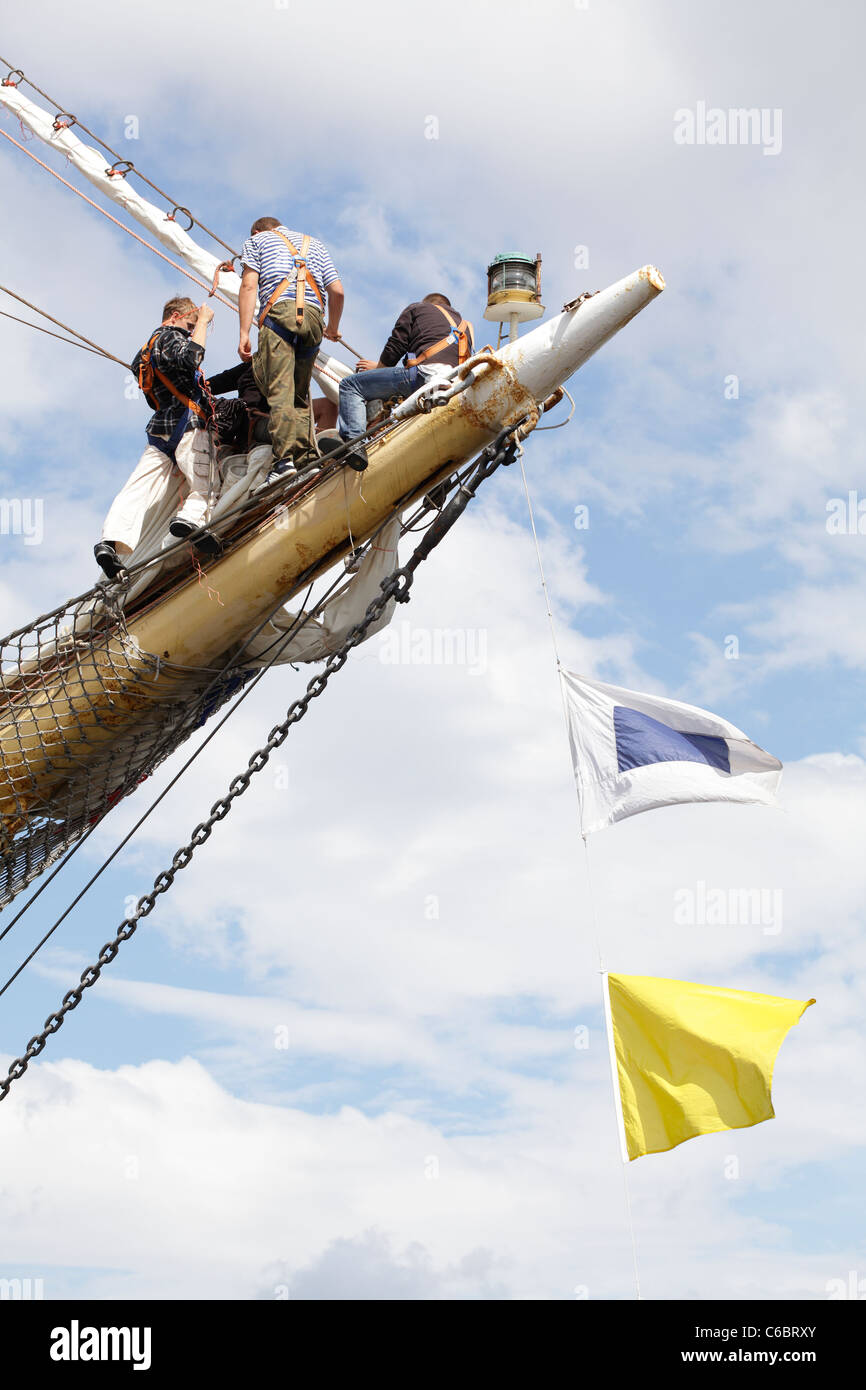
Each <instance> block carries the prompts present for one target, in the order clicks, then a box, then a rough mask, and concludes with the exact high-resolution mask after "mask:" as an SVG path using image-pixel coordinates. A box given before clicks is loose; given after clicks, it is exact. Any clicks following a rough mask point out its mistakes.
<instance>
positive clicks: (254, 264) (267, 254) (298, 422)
mask: <svg viewBox="0 0 866 1390" xmlns="http://www.w3.org/2000/svg"><path fill="white" fill-rule="evenodd" d="M241 262H242V264H243V276H242V278H241V290H240V297H239V300H238V310H239V313H240V324H241V332H240V343H239V345H238V352H239V355H240V357H241V358H242V359H243V361H245V362H249V361H252V364H253V373H254V375H255V379H256V384H257V386H258V388H259V390H260V391H261V392H262V395H263V396H266V397H267V401H268V406H269V408H270V431H271V443H272V445H273V450H274V467H273V469H272V471H271V474H270V476H269V478H268V481H269V482H271V481H273V480H274V479H276V478H277V477H279V476H281V475H285V474H287V473H299V472H308V471H309V470H310V469H315V468H316V467H317V466H318V458H319V450H318V447H317V445H316V437H315V432H314V430H313V416H312V410H311V408H310V381H311V378H312V374H313V364H314V362H315V359H316V353H317V351H318V348H319V344H320V343H321V341H322V338H323V337H325V338H330V339H331V340H332V341H335V342H336V341H337V340H338V339H339V336H340V333H339V326H340V315H341V314H342V312H343V299H344V295H343V286H342V284H341V282H340V277H339V275H338V274H337V270H336V267H335V265H334V262H333V261H332V260H331V257H330V254H329V252H328V250H327V248H326V247H325V246H323V245H322V243H321V242H320V241H316V240H314V239H313V238H312V237H306V236H303V235H302V234H301V233H300V232H294V231H292V230H291V229H290V228H288V227H286V226H284V225H283V224H282V223H281V222H279V221H278V220H277V218H276V217H260V218H259V219H258V220H257V221H256V222H254V223H253V225H252V227H251V228H250V235H249V237H248V239H247V240H246V241H245V242H244V245H243V250H242V251H241ZM299 281H300V285H299ZM256 296H258V300H259V343H258V348H257V349H256V352H255V354H253V349H252V343H251V342H250V330H251V328H252V322H253V313H254V310H255V303H256ZM326 299H327V306H328V319H327V323H326V322H325V317H324V310H325V302H326Z"/></svg>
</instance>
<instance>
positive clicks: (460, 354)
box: [406, 304, 473, 367]
mask: <svg viewBox="0 0 866 1390" xmlns="http://www.w3.org/2000/svg"><path fill="white" fill-rule="evenodd" d="M433 308H434V309H438V310H439V312H440V314H444V315H445V317H446V319H447V320H448V322H449V323H450V325H451V330H452V331H451V332H450V333H449V334H448V337H447V338H440V339H439V342H438V343H433V345H432V346H431V347H428V348H425V349H424V351H423V352H419V353H418V356H417V357H407V358H406V366H407V367H417V366H419V364H420V363H421V362H426V360H427V358H428V357H435V355H436V353H437V352H442V350H443V348H447V346H448V344H449V343H451V342H453V340H454V334H455V333H456V335H457V361H458V363H460V362H465V361H466V359H467V357H468V356H469V354H470V352H471V351H472V336H473V335H472V324H471V323H467V321H466V319H461V320H460V322H459V323H457V322H456V321H455V320H454V319H453V318H452V317H451V315H450V314H449V312H448V310H447V309H445V308H443V306H442V305H441V304H434V305H433Z"/></svg>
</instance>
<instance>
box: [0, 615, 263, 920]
mask: <svg viewBox="0 0 866 1390" xmlns="http://www.w3.org/2000/svg"><path fill="white" fill-rule="evenodd" d="M95 592H96V591H94V592H91V593H89V594H85V595H83V596H82V597H80V598H78V599H74V600H72V601H70V603H68V604H67V605H65V606H64V607H63V608H59V609H56V610H55V611H54V612H53V613H50V614H47V615H45V616H44V617H42V618H39V619H37V620H36V622H34V623H33V624H32V625H31V626H29V627H28V628H26V629H22V630H20V631H18V632H16V633H13V634H12V635H11V636H10V637H7V638H6V639H5V640H4V641H3V642H2V644H0V907H2V906H5V905H6V904H7V903H8V902H10V901H11V900H12V898H13V897H14V896H15V895H16V893H19V892H20V891H21V889H22V888H25V887H26V886H27V884H29V883H30V882H32V880H33V879H34V878H36V877H37V875H39V874H40V873H41V872H42V871H43V870H44V869H45V868H47V867H48V865H50V864H51V863H52V862H54V860H56V859H57V858H58V857H59V856H60V855H62V854H63V853H65V851H66V850H67V849H68V848H69V847H70V846H71V845H72V844H73V843H74V842H75V841H76V840H77V839H79V838H80V836H81V835H83V834H84V833H85V832H86V831H87V830H89V829H90V828H91V827H92V826H93V825H94V824H95V822H96V821H98V820H100V819H101V818H102V817H103V816H104V815H105V814H106V813H107V812H108V811H110V810H111V809H112V807H113V806H115V805H116V804H117V802H118V801H120V800H121V799H122V798H123V797H124V796H126V795H128V793H129V792H131V791H132V790H133V789H134V788H135V787H136V786H137V785H138V784H139V783H140V782H141V781H142V780H143V779H144V778H146V777H148V776H149V775H150V773H151V772H153V770H154V769H155V768H156V767H157V766H158V765H159V764H160V763H161V762H162V761H163V760H164V759H165V758H167V757H168V756H169V755H170V754H171V753H172V752H174V750H175V749H176V748H178V747H179V746H180V744H181V743H183V742H184V740H185V739H186V738H187V737H188V736H189V735H190V734H191V733H193V732H194V730H195V729H197V728H199V727H200V726H201V725H202V724H203V723H204V721H205V720H206V719H208V718H209V717H210V715H211V714H213V713H214V712H215V711H216V710H217V709H219V708H220V707H221V706H222V705H223V704H224V703H225V701H226V700H228V699H229V698H230V697H231V696H232V695H233V694H234V693H235V691H237V690H238V689H239V688H240V687H241V686H242V685H243V683H244V681H245V680H246V679H247V678H248V677H249V676H251V675H253V674H254V670H253V669H250V670H248V671H244V670H238V669H237V667H236V666H235V665H234V664H231V663H227V664H226V665H225V666H224V667H223V668H222V669H219V668H191V667H182V666H177V665H174V664H173V663H171V662H168V661H165V660H164V659H162V658H160V657H157V656H154V655H153V654H151V653H148V652H144V651H142V650H141V649H140V647H139V645H138V643H137V642H136V641H135V639H134V638H133V637H131V636H130V634H129V632H128V630H127V626H126V622H125V620H124V616H123V612H122V609H121V607H120V605H119V602H118V601H117V600H115V599H114V598H113V597H112V593H111V591H110V590H108V591H106V590H105V589H104V588H101V589H100V590H99V591H98V594H99V597H98V599H97V601H96V602H95V603H94V595H95Z"/></svg>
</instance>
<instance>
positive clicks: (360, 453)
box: [343, 440, 368, 473]
mask: <svg viewBox="0 0 866 1390" xmlns="http://www.w3.org/2000/svg"><path fill="white" fill-rule="evenodd" d="M343 462H344V463H346V464H348V466H349V467H350V468H354V470H355V472H356V473H363V471H364V469H365V468H366V467H367V462H368V460H367V449H366V446H365V445H364V444H362V443H361V441H360V440H359V441H358V442H357V443H355V444H353V445H352V447H351V449H350V450H349V452H348V453H347V454H346V455H344V458H343Z"/></svg>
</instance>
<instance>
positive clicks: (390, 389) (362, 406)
mask: <svg viewBox="0 0 866 1390" xmlns="http://www.w3.org/2000/svg"><path fill="white" fill-rule="evenodd" d="M472 336H473V335H472V325H471V323H467V322H466V320H465V319H464V318H463V316H462V314H460V313H459V312H458V310H457V309H453V308H452V307H451V301H450V299H448V298H447V297H446V296H445V295H444V294H428V295H426V296H425V298H424V299H421V300H418V301H417V302H416V303H414V304H409V305H407V306H406V308H405V309H404V310H403V312H402V314H401V315H400V317H399V318H398V320H397V322H396V323H395V324H394V327H393V329H392V331H391V336H390V338H389V339H388V341H387V343H386V344H385V346H384V348H383V349H382V354H381V356H380V358H379V361H378V362H370V361H368V360H366V359H365V358H362V359H361V361H360V362H359V363H358V370H357V371H356V372H354V373H353V374H352V376H347V377H344V378H343V380H342V381H341V382H340V413H339V415H338V417H337V429H338V430H339V432H340V438H341V439H356V438H357V436H358V435H359V434H363V433H364V432H365V430H366V428H367V402H368V401H378V400H385V401H387V400H391V399H393V397H395V396H396V397H397V398H398V399H400V400H405V398H406V396H411V395H412V393H413V391H417V389H418V387H419V386H423V384H424V382H425V381H426V380H429V378H430V377H432V376H436V375H438V374H440V373H441V372H443V371H445V370H447V369H448V368H449V367H456V366H458V364H459V363H461V362H465V361H466V359H467V357H469V356H471V354H472ZM401 357H402V358H403V365H402V366H398V365H397V364H398V362H399V361H400V358H401ZM346 462H347V463H349V464H351V465H352V466H353V467H354V468H357V469H359V471H360V470H361V469H364V468H366V466H367V451H366V449H365V448H364V445H363V443H361V442H359V443H358V444H356V445H355V448H354V449H352V450H350V451H349V455H348V457H347V459H346Z"/></svg>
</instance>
